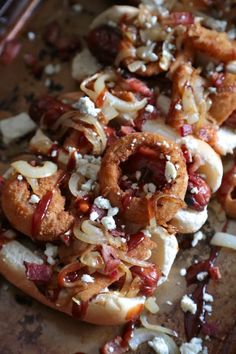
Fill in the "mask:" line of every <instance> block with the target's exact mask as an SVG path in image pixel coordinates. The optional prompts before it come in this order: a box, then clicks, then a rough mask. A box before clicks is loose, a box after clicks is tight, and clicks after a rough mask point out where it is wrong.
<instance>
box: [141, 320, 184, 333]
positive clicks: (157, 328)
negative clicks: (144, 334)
mask: <svg viewBox="0 0 236 354" xmlns="http://www.w3.org/2000/svg"><path fill="white" fill-rule="evenodd" d="M140 322H141V323H142V325H143V327H145V328H147V329H151V330H153V331H157V332H161V333H165V334H168V335H170V336H174V337H178V335H177V333H176V332H175V331H173V330H172V329H169V328H166V327H163V326H159V325H154V324H150V323H148V321H147V317H146V316H145V315H141V316H140Z"/></svg>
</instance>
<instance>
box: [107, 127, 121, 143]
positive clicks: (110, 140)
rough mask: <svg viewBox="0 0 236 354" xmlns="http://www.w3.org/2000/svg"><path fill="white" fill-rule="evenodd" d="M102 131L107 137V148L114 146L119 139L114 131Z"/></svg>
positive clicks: (109, 128) (108, 129) (111, 129)
mask: <svg viewBox="0 0 236 354" xmlns="http://www.w3.org/2000/svg"><path fill="white" fill-rule="evenodd" d="M104 130H105V133H106V136H107V147H109V146H111V145H112V144H114V143H115V142H116V141H117V140H118V139H119V137H118V136H117V134H116V130H115V129H114V128H111V127H104Z"/></svg>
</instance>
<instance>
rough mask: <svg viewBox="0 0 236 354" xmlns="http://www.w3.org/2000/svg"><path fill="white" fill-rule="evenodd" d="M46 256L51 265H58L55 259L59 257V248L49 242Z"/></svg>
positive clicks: (45, 252)
mask: <svg viewBox="0 0 236 354" xmlns="http://www.w3.org/2000/svg"><path fill="white" fill-rule="evenodd" d="M44 254H45V256H47V262H48V263H49V264H51V265H54V264H55V263H56V261H55V258H56V257H57V255H58V246H55V245H53V244H51V243H49V242H47V243H46V250H45V251H44Z"/></svg>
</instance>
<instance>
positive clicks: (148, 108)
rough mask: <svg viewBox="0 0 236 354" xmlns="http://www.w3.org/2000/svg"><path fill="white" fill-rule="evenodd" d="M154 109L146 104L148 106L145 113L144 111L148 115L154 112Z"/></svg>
mask: <svg viewBox="0 0 236 354" xmlns="http://www.w3.org/2000/svg"><path fill="white" fill-rule="evenodd" d="M154 109H155V107H154V106H153V105H151V104H148V105H147V106H146V107H145V111H146V112H149V113H152V112H154Z"/></svg>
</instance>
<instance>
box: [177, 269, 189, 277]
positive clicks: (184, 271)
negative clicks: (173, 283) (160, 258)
mask: <svg viewBox="0 0 236 354" xmlns="http://www.w3.org/2000/svg"><path fill="white" fill-rule="evenodd" d="M179 274H180V275H181V277H185V275H186V274H187V270H186V269H185V268H181V269H180V271H179Z"/></svg>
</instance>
